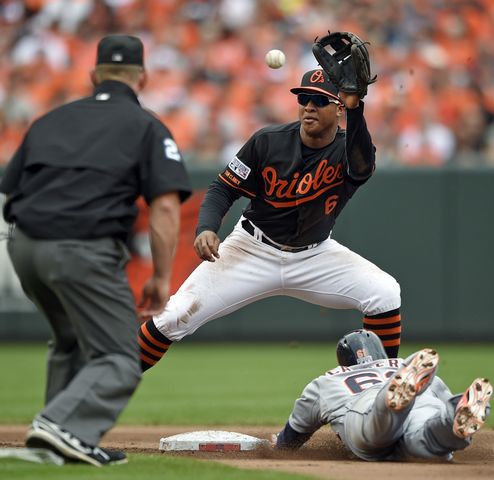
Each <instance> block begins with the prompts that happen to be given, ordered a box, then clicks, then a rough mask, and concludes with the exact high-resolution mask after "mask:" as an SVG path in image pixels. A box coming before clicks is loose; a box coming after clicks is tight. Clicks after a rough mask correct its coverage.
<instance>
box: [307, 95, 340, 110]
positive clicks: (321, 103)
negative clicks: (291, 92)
mask: <svg viewBox="0 0 494 480" xmlns="http://www.w3.org/2000/svg"><path fill="white" fill-rule="evenodd" d="M297 101H298V103H299V105H302V106H303V107H305V106H307V105H308V103H309V102H312V103H313V104H314V105H315V106H316V107H327V106H328V105H329V104H330V103H336V104H339V103H340V102H338V101H337V100H333V99H332V98H330V97H328V96H327V95H318V94H310V93H299V94H298V95H297Z"/></svg>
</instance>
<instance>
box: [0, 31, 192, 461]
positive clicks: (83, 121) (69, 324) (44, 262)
mask: <svg viewBox="0 0 494 480" xmlns="http://www.w3.org/2000/svg"><path fill="white" fill-rule="evenodd" d="M146 78H147V77H146V72H145V70H144V64H143V45H142V42H141V41H140V40H139V39H138V38H136V37H131V36H126V35H110V36H107V37H104V38H103V39H102V40H101V41H100V42H99V44H98V51H97V64H96V68H95V70H94V71H93V72H91V80H92V82H93V84H94V85H95V89H94V93H93V95H92V96H90V97H87V98H83V99H80V100H77V101H74V102H72V103H68V104H66V105H63V106H61V107H59V108H56V109H54V110H53V111H51V112H49V113H47V114H46V115H44V116H42V117H41V118H39V119H37V120H36V121H35V122H34V123H33V124H32V126H31V127H30V128H29V130H28V132H27V134H26V136H25V137H24V140H23V142H22V144H21V146H20V147H19V149H18V150H17V152H16V153H15V155H14V157H13V158H12V160H11V162H10V164H9V165H8V167H7V169H6V172H5V175H4V177H3V179H2V181H1V183H0V191H1V192H4V193H6V194H7V200H6V203H5V206H4V210H3V214H4V217H5V219H6V221H7V222H9V223H10V224H12V225H13V228H12V234H11V235H10V238H9V242H8V251H9V255H10V258H11V259H12V263H13V265H14V267H15V270H16V272H17V275H18V276H19V278H20V280H21V283H22V287H23V289H24V291H25V293H26V294H27V295H28V297H29V298H30V299H31V300H32V301H33V302H34V303H35V304H36V306H37V307H38V309H39V310H40V311H41V312H42V313H43V314H44V315H45V316H46V317H47V319H48V321H49V323H50V325H51V328H52V331H53V340H52V341H51V342H50V343H51V345H50V352H49V361H48V372H47V384H46V403H45V406H44V408H43V410H42V411H41V412H40V413H39V415H37V416H36V417H35V419H34V420H33V423H32V427H31V429H30V430H29V432H28V434H27V437H26V445H27V446H28V447H42V448H48V449H50V450H53V451H55V452H56V453H58V454H59V455H61V456H62V457H64V458H65V459H66V460H71V461H73V460H76V461H82V462H85V463H89V464H92V465H96V466H101V465H109V464H115V463H124V462H126V457H125V454H124V453H123V452H118V451H109V450H106V449H103V448H99V447H98V444H99V442H100V439H101V437H102V436H103V434H104V433H105V432H106V431H107V430H109V429H110V428H111V427H112V426H113V425H114V423H115V422H116V420H117V417H118V415H119V414H120V412H121V411H122V410H123V408H124V407H125V405H126V404H127V402H128V401H129V399H130V397H131V395H132V394H133V392H134V391H135V389H136V387H137V385H138V383H139V380H140V378H141V368H140V364H139V349H138V344H137V341H136V334H137V328H138V322H137V315H136V309H135V305H134V300H133V297H132V294H131V291H130V288H129V285H128V281H127V277H126V274H125V265H126V263H127V261H128V259H129V255H128V252H127V249H126V247H125V241H126V239H127V236H128V234H129V232H130V230H131V228H132V225H133V222H134V220H135V217H136V214H137V209H136V206H135V200H136V199H137V198H138V197H139V196H140V195H143V196H144V198H145V199H146V201H147V203H148V204H149V206H150V242H151V250H152V254H153V264H154V273H153V276H152V277H151V278H150V279H149V280H148V282H147V283H146V285H145V287H144V289H143V294H142V302H141V306H142V307H143V308H144V309H145V313H146V314H148V315H152V314H154V313H158V312H160V311H162V310H163V308H164V306H165V304H166V302H167V300H168V297H169V281H170V274H171V264H172V261H173V256H174V252H175V246H176V243H177V237H178V231H179V210H180V203H181V202H182V201H184V200H185V199H186V198H187V197H188V196H189V195H190V193H191V189H190V183H189V178H188V176H187V173H186V171H185V168H184V165H183V163H182V157H181V155H180V152H179V150H178V148H177V145H176V143H175V141H174V140H173V137H172V135H171V134H170V132H169V130H168V129H167V128H166V127H165V126H164V125H163V124H162V123H161V122H160V121H159V120H158V119H156V118H155V117H154V116H153V115H152V114H150V113H149V112H147V111H145V110H144V109H143V108H142V107H141V106H140V104H139V101H138V99H137V93H138V92H139V91H140V90H141V89H142V88H143V87H144V85H145V83H146Z"/></svg>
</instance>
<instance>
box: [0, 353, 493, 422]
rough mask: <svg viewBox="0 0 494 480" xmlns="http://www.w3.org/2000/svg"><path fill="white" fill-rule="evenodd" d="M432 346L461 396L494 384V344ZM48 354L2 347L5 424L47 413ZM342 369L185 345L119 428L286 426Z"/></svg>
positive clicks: (330, 358) (327, 356)
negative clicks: (303, 399)
mask: <svg viewBox="0 0 494 480" xmlns="http://www.w3.org/2000/svg"><path fill="white" fill-rule="evenodd" d="M424 346H426V345H424V344H420V345H416V344H415V345H410V344H408V345H407V346H404V347H402V349H401V351H400V353H401V355H402V356H406V355H408V354H409V353H411V352H413V351H415V350H416V349H419V348H422V347H424ZM427 346H431V347H433V348H437V350H438V352H439V354H440V356H441V362H440V368H439V375H440V376H441V377H442V378H443V379H444V380H445V381H446V383H447V384H448V385H449V387H450V388H451V390H452V391H453V392H460V391H463V390H464V389H465V388H466V387H467V386H468V385H469V384H470V382H471V381H472V380H473V379H474V378H475V377H478V376H485V377H488V378H491V379H494V351H493V348H492V345H488V344H473V345H472V344H454V345H450V344H437V343H436V344H433V343H431V344H428V345H427ZM45 357H46V347H45V346H43V345H25V344H18V345H10V344H2V345H1V346H0V364H1V365H2V388H1V389H0V423H28V422H30V420H31V418H32V416H33V415H34V414H35V413H36V412H37V411H38V410H39V409H40V408H41V406H42V401H43V385H44V370H45ZM335 364H336V361H335V353H334V346H332V345H331V346H328V345H322V344H309V343H307V344H299V345H288V344H194V343H183V344H177V345H174V346H173V347H172V348H171V349H170V351H169V352H168V354H167V355H166V356H165V357H164V358H163V360H162V361H161V362H160V363H159V364H158V365H157V366H156V367H154V368H153V369H151V370H149V371H148V372H146V374H145V375H144V378H143V381H142V383H141V385H140V387H139V389H138V391H137V393H136V394H135V395H134V397H133V398H132V399H131V401H130V403H129V406H128V407H127V409H126V410H125V411H124V413H123V415H122V416H121V418H120V420H119V423H120V424H148V425H153V424H167V425H210V426H214V425H228V424H231V425H273V426H282V425H283V424H284V423H285V421H286V418H287V416H288V414H289V413H290V411H291V408H292V406H293V402H294V400H295V398H296V397H297V396H298V395H299V394H300V392H301V391H302V389H303V387H304V386H305V385H306V384H307V383H308V382H309V381H310V380H311V379H312V378H314V377H315V376H317V375H319V374H321V373H322V372H324V371H325V370H327V369H329V368H332V367H333V366H335ZM488 425H490V426H492V425H494V415H493V416H491V417H490V419H489V420H488Z"/></svg>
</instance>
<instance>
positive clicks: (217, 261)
mask: <svg viewBox="0 0 494 480" xmlns="http://www.w3.org/2000/svg"><path fill="white" fill-rule="evenodd" d="M291 92H292V93H294V94H295V95H297V101H298V104H299V120H298V121H296V122H292V123H288V124H284V125H275V126H271V127H266V128H264V129H261V130H259V131H258V132H256V133H255V134H254V135H253V136H252V137H251V138H250V139H249V140H248V141H247V143H246V144H245V145H244V146H243V147H242V148H241V149H240V151H239V152H238V153H237V155H236V156H235V157H234V158H233V159H232V161H231V162H230V163H229V164H228V166H227V167H226V168H225V170H224V171H223V172H221V173H220V174H219V175H218V178H217V179H216V180H215V181H213V183H212V184H211V186H210V187H209V189H208V191H207V193H206V195H205V198H204V201H203V203H202V205H201V209H200V212H199V221H198V227H197V237H196V239H195V242H194V247H195V250H196V252H197V254H198V256H199V257H200V258H201V259H203V260H205V261H204V262H203V263H202V264H201V265H199V266H198V267H197V269H196V270H195V271H194V272H193V273H192V274H191V275H190V276H189V278H188V279H187V280H186V281H185V282H184V283H183V285H182V286H181V287H180V289H179V290H178V291H177V293H176V294H175V295H173V296H172V297H171V298H170V300H169V301H168V303H167V305H166V308H165V310H164V311H163V312H162V313H161V314H159V315H157V316H155V317H154V318H153V319H150V320H148V321H147V322H146V323H144V324H143V325H142V326H141V329H140V332H139V345H140V348H141V365H142V368H143V369H144V370H146V369H148V368H150V367H152V366H153V365H154V364H156V362H158V361H159V359H160V358H161V357H162V356H163V354H164V353H165V352H166V351H167V349H168V347H169V346H170V345H171V344H172V342H174V341H177V340H181V339H182V338H183V337H184V336H186V335H190V334H191V333H193V332H195V331H196V330H197V329H198V328H199V327H200V326H201V325H204V324H205V323H207V322H209V321H211V320H214V319H215V318H218V317H222V316H224V315H226V314H228V313H231V312H233V311H235V310H237V309H239V308H241V307H243V306H244V305H248V304H249V303H252V302H255V301H257V300H260V299H262V298H266V297H271V296H274V295H286V296H290V297H294V298H298V299H301V300H304V301H306V302H309V303H313V304H316V305H320V306H322V307H326V308H335V309H343V308H344V309H355V310H358V311H360V312H362V314H363V316H364V319H363V326H364V327H365V328H366V329H368V330H373V331H374V332H376V334H377V335H378V336H379V337H380V338H381V340H382V342H383V345H384V347H385V349H386V352H387V354H388V355H389V356H390V357H396V356H397V354H398V348H399V345H400V335H401V316H400V310H399V308H400V305H401V298H400V287H399V285H398V283H397V282H396V280H395V279H394V278H393V277H391V276H390V275H388V274H387V273H385V272H383V271H382V270H381V269H379V268H378V267H377V266H375V265H374V264H372V263H371V262H369V261H368V260H366V259H364V258H362V257H361V256H360V255H358V254H357V253H355V252H352V251H350V250H349V249H348V248H346V247H344V246H342V245H340V244H339V243H338V242H337V241H336V240H334V239H332V238H331V232H332V229H333V226H334V224H335V221H336V218H337V216H338V215H339V214H340V212H341V211H342V210H343V208H344V207H345V205H346V204H347V202H348V201H349V200H350V199H351V198H352V196H353V195H354V194H355V192H356V191H357V190H358V189H359V188H360V187H361V186H362V185H364V184H365V183H366V182H367V181H368V180H369V178H370V177H371V175H372V173H373V171H374V168H375V148H374V146H373V144H372V139H371V136H370V133H369V131H368V130H367V125H366V122H365V118H364V115H363V112H364V104H363V102H362V101H361V100H360V99H359V97H358V96H357V95H354V94H345V93H343V92H338V90H337V89H336V87H335V86H334V85H333V84H332V83H331V81H330V80H329V78H328V76H327V74H325V72H323V71H322V70H320V69H316V70H311V71H309V72H307V73H306V74H305V75H304V76H303V78H302V82H301V86H299V87H295V88H292V89H291ZM345 112H346V119H347V124H346V130H343V129H341V128H340V127H339V125H338V122H339V119H340V117H341V116H342V115H344V114H345ZM241 196H244V197H248V198H249V199H250V203H249V205H248V206H247V207H246V208H245V210H244V212H243V216H242V217H241V218H240V220H239V222H238V223H237V225H236V226H235V228H234V230H233V232H232V233H231V234H230V235H229V236H228V237H227V238H226V239H225V240H224V242H223V243H221V242H220V239H219V237H218V235H217V232H218V230H219V228H220V226H221V221H222V219H223V217H224V215H225V214H226V212H227V211H228V210H229V208H230V207H231V205H232V204H233V202H235V201H236V200H237V199H238V198H240V197H241Z"/></svg>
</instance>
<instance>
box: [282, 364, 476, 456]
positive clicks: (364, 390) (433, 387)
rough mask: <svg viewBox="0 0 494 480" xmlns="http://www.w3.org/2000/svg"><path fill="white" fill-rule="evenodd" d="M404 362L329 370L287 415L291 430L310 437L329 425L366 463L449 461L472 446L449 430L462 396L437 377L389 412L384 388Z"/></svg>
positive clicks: (305, 392) (306, 389) (308, 386)
mask: <svg viewBox="0 0 494 480" xmlns="http://www.w3.org/2000/svg"><path fill="white" fill-rule="evenodd" d="M411 358H412V357H409V358H408V359H407V360H405V362H407V361H408V360H409V359H411ZM403 363H404V360H403V359H400V358H395V359H385V360H384V359H383V360H377V361H375V362H371V363H366V364H362V365H353V366H350V367H341V366H340V367H336V368H334V369H333V370H329V371H328V372H326V373H325V374H324V375H321V376H319V377H317V378H316V379H314V380H313V381H312V382H310V383H309V384H308V385H307V386H306V387H305V389H304V391H303V392H302V395H301V397H300V398H298V399H297V400H296V402H295V406H294V408H293V411H292V413H291V414H290V418H289V424H290V426H291V427H292V428H293V429H294V430H296V431H297V432H299V433H313V432H315V431H316V430H317V429H319V428H320V427H322V426H323V425H326V424H329V425H331V427H332V429H333V430H334V431H335V432H336V433H337V434H338V436H339V437H340V439H341V440H342V441H343V443H344V444H345V445H346V446H347V447H348V448H349V449H350V450H351V451H352V452H353V453H354V454H355V455H357V456H358V457H360V458H362V459H364V460H399V459H403V458H406V457H419V458H433V457H443V458H447V459H451V457H452V453H453V452H454V451H456V450H461V449H464V448H466V447H467V446H468V445H470V443H471V439H470V438H466V439H461V438H458V437H457V436H456V435H454V433H453V430H452V425H453V417H454V414H455V406H456V404H457V403H458V401H459V399H460V398H461V394H460V395H453V394H452V393H451V391H450V390H449V388H448V387H447V386H446V384H445V383H444V382H443V381H442V380H441V379H440V378H438V377H437V376H436V377H435V378H434V380H433V381H432V382H431V384H430V386H429V387H428V388H427V389H426V390H425V391H424V392H423V393H422V394H421V395H419V396H417V397H416V398H415V400H414V401H412V402H411V403H410V405H409V406H408V407H406V408H405V409H403V410H401V411H399V412H396V411H391V410H390V409H388V408H387V407H386V403H385V394H386V390H387V385H388V382H389V379H390V377H391V376H392V375H393V374H394V373H395V372H396V371H397V370H398V368H399V367H400V366H401V365H403Z"/></svg>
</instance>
